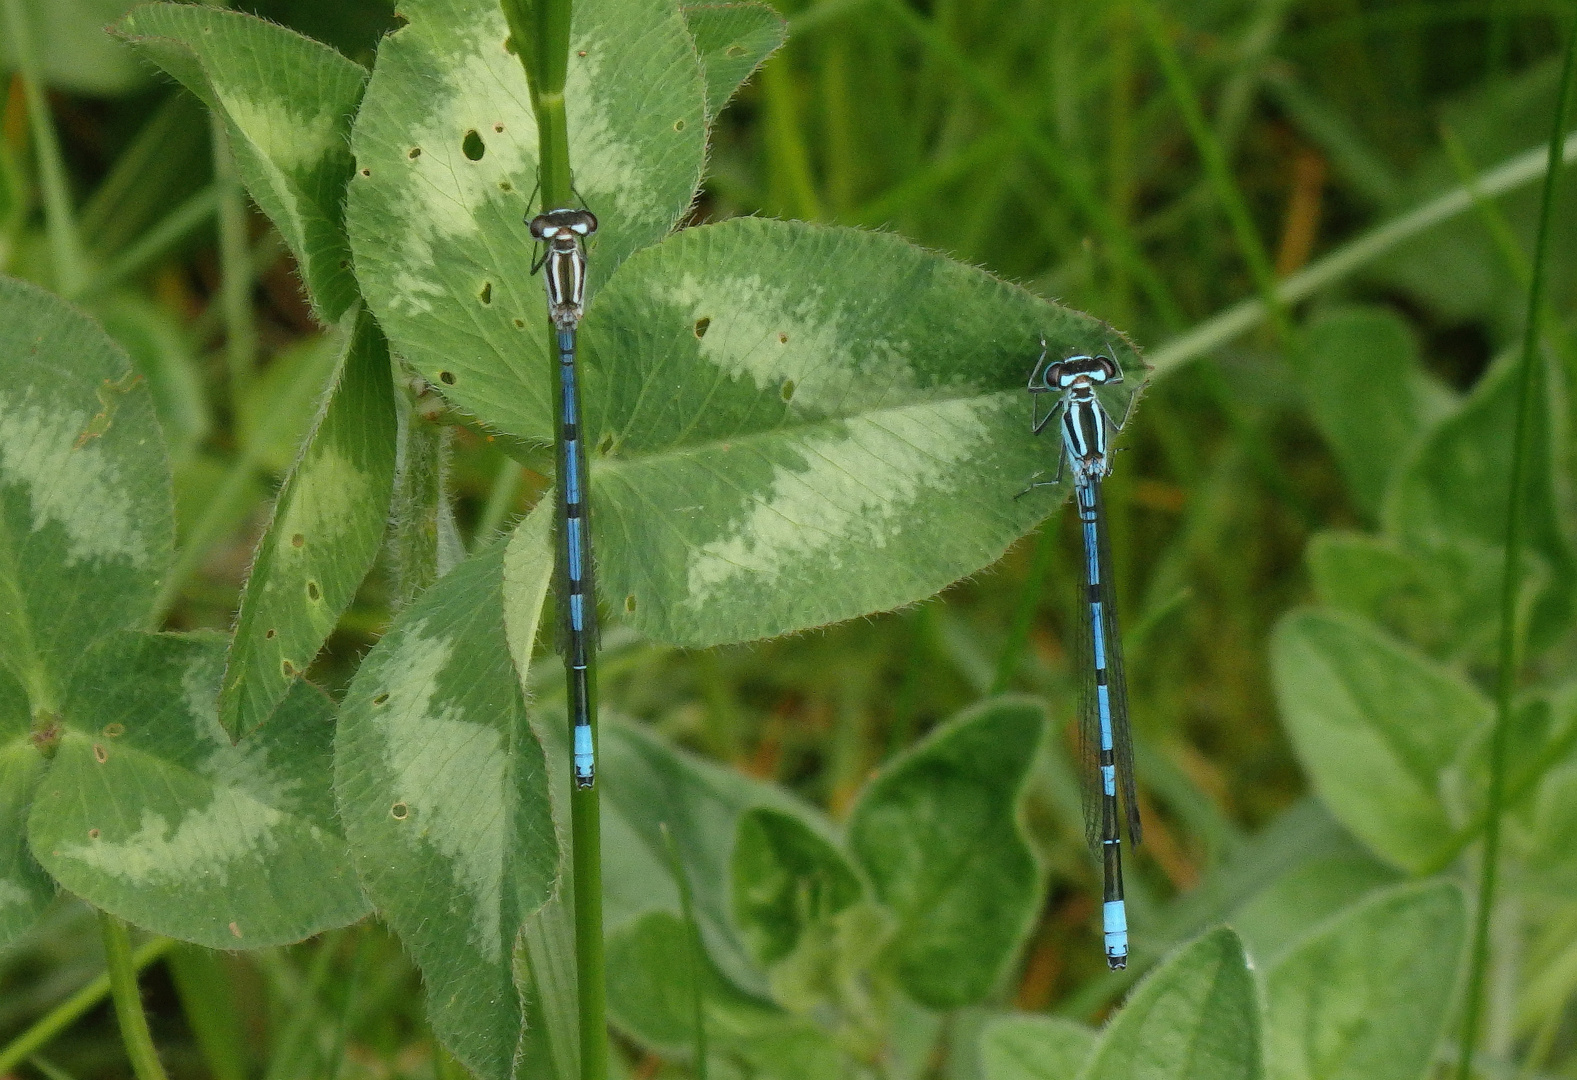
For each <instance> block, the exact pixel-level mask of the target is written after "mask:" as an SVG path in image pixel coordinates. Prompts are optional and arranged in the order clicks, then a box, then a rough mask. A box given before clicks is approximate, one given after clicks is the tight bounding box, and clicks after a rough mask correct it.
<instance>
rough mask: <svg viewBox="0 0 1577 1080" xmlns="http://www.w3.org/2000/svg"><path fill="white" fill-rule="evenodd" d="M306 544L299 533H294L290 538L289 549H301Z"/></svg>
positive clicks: (305, 540)
mask: <svg viewBox="0 0 1577 1080" xmlns="http://www.w3.org/2000/svg"><path fill="white" fill-rule="evenodd" d="M306 542H307V538H306V537H305V536H303V535H301V534H300V533H296V534H295V535H294V536H292V537H291V538H290V546H291V547H301V546H302V545H303V544H305V543H306Z"/></svg>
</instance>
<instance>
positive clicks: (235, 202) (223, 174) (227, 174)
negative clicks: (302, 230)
mask: <svg viewBox="0 0 1577 1080" xmlns="http://www.w3.org/2000/svg"><path fill="white" fill-rule="evenodd" d="M209 124H210V125H211V126H212V136H213V153H214V188H215V189H216V191H217V193H218V199H219V272H220V280H219V304H220V309H221V310H222V311H223V312H224V325H225V368H226V370H227V371H228V373H229V376H230V404H231V407H232V408H233V409H235V410H236V411H237V412H238V413H239V412H240V409H241V402H242V400H243V399H244V398H245V397H246V389H247V386H248V385H250V383H251V381H252V365H253V364H254V363H255V361H256V359H257V329H256V327H255V326H253V324H252V259H251V251H250V247H249V245H248V243H247V236H246V195H245V194H244V193H243V192H242V190H241V177H240V176H239V174H237V172H236V170H235V159H234V158H233V157H232V156H231V152H230V136H229V134H228V133H227V132H226V130H225V126H224V121H223V120H221V119H220V118H219V115H218V114H217V113H211V114H210V115H209Z"/></svg>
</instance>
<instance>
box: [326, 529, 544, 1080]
mask: <svg viewBox="0 0 1577 1080" xmlns="http://www.w3.org/2000/svg"><path fill="white" fill-rule="evenodd" d="M537 537H538V540H537V542H538V543H543V544H545V543H546V537H547V530H546V529H545V528H540V527H539V528H538V530H537ZM540 562H542V563H543V564H544V565H545V566H546V567H548V568H549V570H550V569H551V566H552V562H551V557H548V558H544V559H541V560H540ZM504 565H505V545H504V544H503V543H498V544H495V545H493V546H492V547H490V548H488V549H487V550H486V551H483V552H481V553H479V554H478V555H475V556H473V557H472V558H470V559H467V560H466V561H464V562H462V563H461V564H460V565H458V566H456V567H455V568H454V569H453V570H452V571H450V573H449V574H447V575H446V576H445V577H443V578H441V579H440V580H439V581H438V583H437V584H435V585H434V586H433V587H432V588H430V589H428V590H427V591H426V592H424V593H423V594H422V595H421V596H420V597H419V598H418V599H417V600H416V602H415V603H413V604H412V605H411V606H410V607H409V608H407V609H406V610H405V611H404V612H403V613H402V615H401V617H400V619H399V620H398V621H397V622H396V623H395V625H394V627H393V628H392V629H391V630H390V631H389V632H388V633H387V634H386V635H385V636H384V638H383V639H382V640H381V641H380V642H379V643H378V645H377V646H376V647H375V648H374V649H373V651H372V652H371V653H369V654H368V655H367V658H366V660H364V661H363V662H362V665H361V668H360V670H359V671H358V672H357V674H356V678H355V680H354V681H353V682H352V683H351V687H350V691H349V693H348V694H347V696H346V699H345V704H344V706H343V709H342V711H341V717H340V724H339V733H338V736H337V742H336V747H335V763H336V777H337V778H336V789H337V793H338V796H339V804H340V810H341V814H342V816H343V819H344V821H345V824H346V832H347V835H348V836H349V838H350V844H351V850H352V852H353V853H354V856H355V859H356V866H357V869H358V871H359V872H360V875H361V879H362V881H363V883H364V884H365V886H366V888H367V891H368V893H369V895H370V896H371V898H372V900H373V903H374V904H376V905H377V907H378V909H379V911H380V912H381V913H382V915H383V917H384V918H385V919H386V920H387V921H388V922H389V924H390V926H392V927H393V928H394V930H395V931H396V932H397V933H398V934H399V935H400V938H401V940H402V941H403V942H404V943H405V946H406V947H407V948H408V949H410V950H411V953H412V955H413V956H414V957H415V958H416V961H417V963H418V964H420V965H421V968H422V972H423V975H424V977H425V983H426V987H427V1001H428V1016H429V1018H430V1020H431V1022H432V1025H433V1029H434V1031H436V1032H437V1034H438V1035H439V1037H440V1038H441V1039H442V1040H443V1042H444V1044H445V1045H446V1046H447V1047H449V1049H450V1050H451V1051H452V1052H453V1053H454V1054H455V1056H456V1057H458V1058H459V1059H460V1060H461V1061H463V1062H465V1064H466V1065H467V1067H469V1068H470V1069H471V1070H472V1071H473V1072H475V1073H476V1074H477V1075H479V1076H483V1077H488V1078H494V1077H498V1078H502V1077H507V1076H508V1075H509V1072H510V1062H511V1059H512V1058H513V1056H514V1053H515V1048H516V1044H517V1041H518V1038H519V1033H520V1021H521V1005H520V1000H519V998H518V996H517V993H516V990H515V985H514V979H513V972H512V963H513V956H514V948H515V938H516V933H517V931H518V929H519V928H520V925H521V923H522V920H523V919H524V918H525V917H526V916H527V915H528V914H529V913H531V912H532V911H534V910H535V909H536V908H538V907H540V906H541V905H542V904H543V903H544V902H545V901H547V900H548V898H549V895H550V893H551V892H552V889H553V885H554V881H555V876H556V874H557V868H558V849H557V845H556V842H555V837H554V829H553V821H552V816H551V810H550V807H549V803H548V796H547V787H546V785H547V783H548V781H547V777H546V775H545V765H544V761H543V754H542V748H541V745H540V744H539V743H538V742H537V740H536V738H535V737H534V736H533V735H532V733H531V730H530V728H529V726H528V724H527V721H526V709H525V700H524V698H523V696H522V693H521V690H520V685H519V683H518V682H517V681H516V676H515V668H514V665H513V663H512V661H511V659H510V653H509V647H508V643H507V640H506V637H505V626H504V603H503V579H504ZM543 589H545V583H544V585H543Z"/></svg>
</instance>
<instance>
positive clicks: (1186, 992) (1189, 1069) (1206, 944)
mask: <svg viewBox="0 0 1577 1080" xmlns="http://www.w3.org/2000/svg"><path fill="white" fill-rule="evenodd" d="M1262 1039H1263V1034H1262V1030H1261V1019H1260V1003H1259V993H1258V990H1257V989H1256V988H1255V985H1254V976H1253V973H1252V972H1251V971H1250V970H1249V966H1248V958H1247V957H1246V956H1245V955H1244V953H1243V943H1242V942H1240V941H1239V940H1238V938H1237V935H1236V934H1234V933H1233V932H1232V931H1231V930H1230V929H1229V928H1227V927H1221V928H1220V929H1217V930H1212V931H1210V932H1209V933H1207V934H1205V935H1204V936H1203V937H1200V938H1198V939H1196V940H1195V941H1193V942H1192V943H1191V944H1189V945H1186V946H1184V947H1183V948H1181V949H1179V950H1177V952H1175V953H1173V954H1172V956H1171V957H1170V958H1168V959H1167V961H1166V962H1165V963H1163V964H1162V965H1161V966H1160V967H1159V968H1157V969H1156V970H1155V971H1153V972H1151V973H1150V974H1149V975H1148V976H1146V977H1145V980H1144V982H1142V983H1140V984H1139V986H1138V988H1137V989H1135V990H1134V992H1133V994H1132V995H1131V996H1130V997H1129V998H1128V1001H1127V1003H1126V1004H1125V1005H1124V1006H1123V1008H1122V1011H1121V1012H1119V1013H1118V1014H1117V1017H1116V1019H1114V1020H1112V1022H1111V1023H1110V1024H1108V1025H1107V1027H1106V1031H1105V1032H1104V1033H1103V1035H1102V1037H1101V1043H1100V1046H1099V1047H1098V1048H1097V1049H1096V1052H1095V1056H1094V1058H1093V1059H1092V1060H1091V1061H1090V1063H1089V1064H1088V1065H1087V1066H1086V1067H1085V1069H1084V1071H1083V1072H1082V1073H1080V1074H1079V1075H1080V1077H1081V1080H1259V1078H1260V1077H1262V1076H1264V1075H1265V1070H1264V1062H1263V1060H1262V1053H1263V1051H1262V1047H1261V1043H1262Z"/></svg>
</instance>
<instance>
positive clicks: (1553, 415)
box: [1384, 356, 1577, 649]
mask: <svg viewBox="0 0 1577 1080" xmlns="http://www.w3.org/2000/svg"><path fill="white" fill-rule="evenodd" d="M1512 360H1513V358H1512V357H1510V356H1506V357H1503V358H1502V360H1501V361H1500V362H1499V363H1497V364H1496V365H1495V366H1494V367H1492V368H1491V369H1490V371H1489V372H1488V373H1487V374H1486V375H1485V376H1484V378H1483V379H1481V380H1480V381H1479V384H1478V386H1476V387H1475V388H1474V390H1473V393H1472V394H1471V395H1470V396H1469V397H1468V399H1467V400H1466V401H1465V402H1463V404H1462V406H1461V408H1460V409H1458V410H1457V411H1456V412H1455V413H1453V414H1452V415H1451V416H1449V417H1448V418H1446V419H1445V420H1444V421H1443V422H1441V423H1440V424H1438V425H1436V426H1435V427H1434V428H1433V429H1432V430H1431V431H1429V432H1428V434H1426V435H1425V436H1424V437H1423V438H1422V439H1421V440H1420V441H1419V442H1418V443H1417V444H1416V445H1415V446H1414V447H1413V452H1412V453H1411V454H1410V455H1409V457H1408V459H1407V460H1406V462H1405V463H1404V465H1403V468H1402V469H1401V471H1400V474H1399V476H1398V478H1397V480H1396V483H1395V485H1394V487H1393V488H1392V490H1391V491H1390V495H1389V498H1388V499H1387V501H1386V505H1385V510H1384V520H1385V528H1386V532H1387V533H1389V534H1390V535H1392V536H1394V537H1396V538H1397V539H1398V540H1399V541H1400V542H1401V543H1402V544H1403V545H1404V546H1405V547H1407V548H1408V549H1410V550H1415V551H1418V552H1420V553H1422V554H1424V555H1426V556H1427V557H1430V558H1433V559H1436V560H1438V561H1440V562H1441V563H1442V564H1443V565H1444V566H1445V567H1446V568H1447V570H1448V572H1452V573H1457V574H1463V575H1465V574H1467V573H1470V572H1472V570H1473V569H1474V568H1476V567H1484V566H1494V567H1496V568H1497V569H1498V568H1499V567H1501V566H1502V565H1503V564H1504V562H1505V557H1506V556H1505V543H1506V508H1507V506H1508V505H1509V504H1508V501H1507V500H1508V499H1509V498H1510V497H1511V491H1510V486H1511V458H1512V448H1513V446H1514V444H1515V442H1516V439H1515V437H1514V432H1515V424H1516V413H1517V391H1518V379H1517V372H1518V367H1519V365H1518V364H1517V363H1513V362H1511V361H1512ZM1534 377H1535V379H1536V380H1537V385H1536V386H1535V388H1534V398H1533V400H1534V401H1535V402H1536V403H1537V404H1536V407H1535V408H1534V409H1533V411H1532V413H1531V414H1530V418H1529V422H1530V424H1531V426H1532V431H1531V433H1530V446H1531V447H1532V453H1531V455H1530V457H1529V460H1528V462H1527V472H1526V474H1525V477H1526V480H1525V484H1526V486H1525V487H1524V488H1523V490H1522V491H1520V492H1518V493H1517V494H1516V497H1517V498H1518V499H1519V500H1520V501H1521V503H1522V506H1523V512H1524V515H1525V521H1526V524H1525V529H1526V533H1525V537H1526V539H1525V541H1524V542H1525V545H1526V547H1525V551H1526V554H1527V565H1525V567H1524V568H1523V573H1524V574H1527V575H1530V576H1532V577H1533V581H1532V582H1530V583H1525V585H1524V588H1525V590H1526V591H1528V592H1530V593H1531V594H1532V598H1533V610H1532V611H1531V613H1530V615H1529V632H1530V636H1531V638H1532V645H1533V647H1534V648H1535V649H1537V648H1541V647H1543V646H1544V645H1547V644H1549V643H1550V642H1552V641H1553V640H1554V639H1555V638H1556V637H1557V636H1559V634H1560V633H1561V632H1563V631H1564V630H1565V629H1566V628H1567V627H1568V626H1569V625H1570V622H1571V618H1572V614H1573V596H1574V594H1577V560H1574V558H1573V552H1572V540H1571V536H1570V533H1569V530H1568V525H1567V523H1566V521H1565V520H1564V518H1563V516H1562V513H1561V509H1560V507H1561V496H1560V494H1559V491H1558V481H1557V475H1558V468H1559V463H1561V462H1564V461H1565V460H1566V443H1565V430H1564V426H1565V413H1564V407H1563V405H1562V404H1561V402H1562V401H1563V399H1564V388H1563V387H1562V385H1561V383H1562V379H1561V371H1560V369H1559V367H1558V366H1556V365H1554V364H1552V363H1550V362H1548V360H1547V359H1544V358H1541V360H1540V362H1539V363H1538V364H1536V366H1535V369H1534ZM1540 579H1542V580H1540ZM1529 584H1531V585H1532V586H1533V588H1531V589H1530V588H1528V585H1529Z"/></svg>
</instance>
